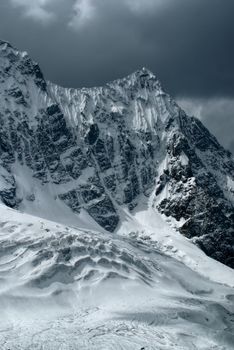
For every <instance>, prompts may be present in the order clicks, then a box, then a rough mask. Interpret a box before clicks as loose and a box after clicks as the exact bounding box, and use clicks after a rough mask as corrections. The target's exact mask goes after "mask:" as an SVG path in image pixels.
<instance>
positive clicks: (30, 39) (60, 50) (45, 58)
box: [0, 0, 234, 96]
mask: <svg viewBox="0 0 234 350" xmlns="http://www.w3.org/2000/svg"><path fill="white" fill-rule="evenodd" d="M37 1H38V3H39V4H43V2H44V3H46V1H45V0H44V1H42V0H36V1H34V2H33V1H31V0H30V1H29V0H9V1H3V2H2V1H1V5H0V10H1V21H0V36H1V37H3V38H6V39H8V40H10V41H12V42H13V43H14V44H15V45H16V46H18V47H20V48H21V49H26V50H28V51H29V53H30V54H31V55H32V56H33V57H34V58H35V59H36V60H37V61H39V62H40V64H41V66H42V68H43V70H44V72H45V75H46V77H47V78H48V79H50V80H52V81H54V82H57V83H59V84H61V85H66V86H74V87H75V86H83V85H99V84H103V83H104V82H106V81H108V80H111V79H114V78H117V77H120V76H123V75H126V74H127V73H130V72H132V71H134V70H135V69H137V68H139V67H141V66H147V67H149V68H150V69H151V70H152V71H154V72H155V73H156V74H157V75H158V76H159V78H160V79H161V80H162V81H163V85H164V86H165V87H166V88H167V89H168V90H169V91H170V92H172V93H173V94H177V95H190V96H191V95H193V96H204V95H214V94H216V95H232V94H233V92H234V69H233V62H234V45H233V42H234V21H233V13H234V1H233V0H205V1H204V0H164V1H162V0H155V1H153V0H145V1H143V0H142V1H141V0H135V1H134V0H118V1H116V0H96V1H92V0H83V2H84V4H85V3H86V4H88V3H90V4H91V5H92V3H93V6H91V5H90V8H93V13H91V15H90V16H89V14H87V12H88V11H89V9H87V8H86V15H84V18H82V16H81V17H79V13H78V15H77V18H76V17H74V16H75V9H76V10H77V9H78V6H79V4H81V3H82V1H81V0H80V1H77V4H78V5H77V7H76V8H75V7H74V5H75V3H76V1H75V0H66V1H65V0H57V1H56V0H47V2H48V4H47V5H46V6H44V7H43V5H40V6H41V7H40V9H43V11H45V10H47V12H48V13H49V14H50V15H52V14H54V17H56V18H52V16H51V18H48V19H47V23H39V21H33V20H32V19H30V18H29V14H30V11H31V14H32V13H33V10H34V13H35V11H36V10H35V6H34V9H32V5H30V4H33V3H37ZM11 3H14V4H15V6H14V7H13V6H11V5H10V4H11ZM17 3H18V4H21V7H20V5H19V6H18V7H17V6H16V4H17ZM27 3H28V4H29V5H28V6H29V7H28V10H27ZM22 4H25V5H24V7H23V5H22ZM134 4H135V8H134ZM137 5H138V6H137ZM38 6H39V5H38ZM86 7H87V6H86ZM147 9H148V10H147ZM29 10H30V11H29ZM77 12H79V11H78V10H77ZM24 15H25V16H24ZM31 17H33V16H31ZM86 22H87V23H86ZM68 23H70V25H68ZM71 23H72V24H73V26H72V25H71ZM79 23H80V25H79ZM76 24H77V25H76ZM81 24H82V25H81Z"/></svg>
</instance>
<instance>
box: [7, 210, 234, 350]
mask: <svg viewBox="0 0 234 350" xmlns="http://www.w3.org/2000/svg"><path fill="white" fill-rule="evenodd" d="M143 213H144V211H143V210H142V211H141V214H139V213H138V214H137V213H136V214H135V217H132V218H130V217H128V218H125V219H124V218H123V225H122V226H121V227H119V231H118V233H119V234H116V233H115V234H109V233H105V232H102V233H99V232H95V231H90V230H84V229H78V228H75V227H69V226H65V225H61V224H57V223H54V222H50V221H46V220H45V219H40V218H37V217H34V216H30V215H27V214H23V213H20V212H17V211H14V210H11V209H9V208H6V207H4V206H0V310H1V312H0V349H1V350H6V349H9V350H16V349H20V350H25V349H27V350H34V349H45V350H50V349H56V350H57V349H64V350H65V349H70V350H71V349H76V350H78V349H79V350H80V349H81V350H83V349H87V350H91V349H100V350H104V349H106V350H111V349H132V350H138V349H139V350H140V349H145V350H148V349H157V350H160V349H168V350H169V349H173V350H174V349H181V350H182V349H186V350H187V349H189V350H190V349H207V350H208V349H209V350H210V349H219V350H220V349H223V350H224V349H233V344H234V289H233V285H234V273H233V271H232V270H231V269H229V268H228V267H226V266H224V265H221V264H219V263H217V262H214V261H213V260H212V259H210V258H208V257H206V256H205V255H204V254H203V253H202V252H201V251H200V250H199V249H198V248H196V247H195V246H193V245H192V244H191V243H190V242H188V241H187V240H186V239H184V238H183V237H182V236H179V235H178V237H177V234H176V232H175V231H174V230H173V229H172V228H170V227H169V226H167V224H166V223H164V222H163V220H161V222H160V221H159V220H158V221H157V219H156V218H157V216H156V214H155V216H154V213H151V214H152V215H151V220H150V217H147V218H146V217H144V214H143ZM147 215H150V214H147ZM140 222H141V228H140V231H139V232H138V233H136V232H135V233H131V234H130V235H126V233H127V230H131V231H132V230H133V229H134V227H140V226H139V223H140ZM146 222H147V223H148V225H146ZM154 222H155V225H154V224H153V223H154ZM144 230H145V231H144ZM120 233H122V235H121V234H120ZM170 242H171V243H173V244H174V246H173V247H170ZM189 256H190V259H189V258H188V257H189ZM202 266H204V270H202ZM214 271H216V272H214ZM218 281H219V282H222V283H218Z"/></svg>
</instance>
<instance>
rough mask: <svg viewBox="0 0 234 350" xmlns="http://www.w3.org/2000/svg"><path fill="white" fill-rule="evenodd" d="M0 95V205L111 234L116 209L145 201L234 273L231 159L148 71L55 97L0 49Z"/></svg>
mask: <svg viewBox="0 0 234 350" xmlns="http://www.w3.org/2000/svg"><path fill="white" fill-rule="evenodd" d="M0 96H1V101H2V104H1V107H0V121H1V125H2V130H1V135H0V148H1V153H0V160H1V163H0V167H1V172H0V176H1V187H0V197H1V200H2V202H3V203H5V204H6V205H8V206H11V207H13V208H18V209H20V210H22V211H25V212H29V213H32V211H33V210H34V212H33V213H34V214H35V213H38V215H39V214H40V215H42V214H41V213H44V211H43V206H46V205H45V202H46V201H48V203H51V204H52V206H53V205H54V206H55V207H58V208H60V209H61V211H63V210H64V211H66V210H67V209H66V207H68V208H69V210H71V212H73V213H74V215H75V219H74V221H75V220H76V217H77V216H79V215H80V213H81V211H83V210H84V211H85V212H87V213H88V215H90V217H92V219H93V220H94V221H95V222H96V223H97V224H98V225H99V227H102V228H104V229H105V230H107V231H110V232H114V231H115V230H116V229H117V227H118V225H119V224H120V222H121V211H122V210H123V209H124V210H125V208H126V209H127V210H128V212H129V215H134V208H136V207H137V205H138V204H139V201H140V198H141V196H144V198H150V197H152V198H153V200H152V201H151V202H150V203H151V205H152V206H153V209H154V210H155V211H156V212H159V213H161V215H163V217H167V218H168V219H169V220H172V221H173V222H174V221H175V222H176V226H177V229H178V230H179V231H180V232H181V233H182V234H184V235H185V236H186V237H189V238H191V239H193V241H194V242H195V243H197V244H198V245H199V246H200V247H201V248H202V249H203V250H204V251H205V252H206V253H207V254H208V255H210V256H212V257H213V258H215V259H217V260H219V261H221V262H223V263H225V264H227V265H228V266H231V267H234V250H233V237H234V233H233V232H234V231H233V228H234V210H233V204H234V163H233V159H232V156H231V154H230V153H229V152H228V151H225V150H224V149H223V147H222V146H220V145H219V143H218V142H217V140H216V139H215V138H214V136H212V135H211V134H210V133H209V131H208V130H207V129H206V128H205V127H204V126H203V125H202V123H201V122H200V121H198V120H197V119H196V118H193V117H188V116H187V115H186V114H185V112H184V111H183V110H182V109H180V108H179V106H178V105H177V104H176V103H175V101H173V100H172V99H171V97H170V96H169V95H168V94H166V93H165V92H164V91H163V89H162V87H161V84H160V82H159V81H158V80H157V79H156V77H155V75H154V74H153V73H152V72H150V71H149V70H147V69H146V68H142V69H140V70H138V71H136V72H134V73H133V74H131V75H129V76H128V77H126V78H122V79H117V80H115V81H113V82H110V83H107V84H106V85H105V86H104V87H95V88H81V89H68V88H62V87H58V86H56V85H55V84H53V83H50V82H47V81H45V79H44V77H43V74H42V72H41V70H40V67H39V66H38V64H37V63H35V62H34V61H32V60H31V59H30V58H29V56H28V55H27V54H26V53H20V52H19V51H17V50H16V49H14V48H13V47H12V46H11V45H10V44H6V43H4V42H0ZM25 179H27V180H26V183H25ZM60 209H59V210H60ZM59 213H60V212H59ZM40 215H39V216H40ZM43 215H45V214H43ZM48 215H50V214H48ZM77 220H78V219H77Z"/></svg>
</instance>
